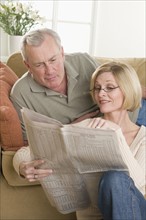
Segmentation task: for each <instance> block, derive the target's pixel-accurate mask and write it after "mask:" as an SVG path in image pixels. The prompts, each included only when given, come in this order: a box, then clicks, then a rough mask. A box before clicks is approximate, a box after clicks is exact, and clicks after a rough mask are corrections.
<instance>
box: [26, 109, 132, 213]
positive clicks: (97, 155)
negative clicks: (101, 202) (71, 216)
mask: <svg viewBox="0 0 146 220" xmlns="http://www.w3.org/2000/svg"><path fill="white" fill-rule="evenodd" d="M22 117H23V120H24V123H25V127H26V132H27V136H28V141H29V146H30V149H31V151H32V154H33V156H34V159H43V160H45V164H44V165H43V166H42V167H43V168H50V169H53V174H51V175H49V176H48V177H45V178H44V179H43V180H41V181H40V182H41V185H42V187H43V189H44V191H45V193H46V195H47V197H48V199H49V201H50V203H51V204H52V205H53V206H55V207H56V209H57V210H58V211H59V212H61V213H63V214H66V213H70V212H74V211H77V210H80V209H84V208H86V207H88V206H89V205H91V203H92V202H94V201H92V200H95V201H96V199H97V197H96V195H91V194H92V189H91V188H92V187H91V186H90V185H91V179H93V182H94V183H97V182H98V181H99V179H100V176H101V173H102V172H104V171H107V170H121V171H126V172H128V168H127V165H126V163H125V162H124V159H123V156H122V153H121V152H122V141H121V140H122V137H123V136H121V129H118V130H116V131H114V130H110V129H109V130H107V129H101V128H96V129H95V128H94V129H93V128H87V127H86V125H87V123H89V121H88V119H87V120H84V121H83V122H81V123H77V124H72V125H71V124H70V125H63V124H61V123H60V122H59V121H57V120H54V119H52V118H49V117H47V116H44V115H41V114H39V113H36V112H34V111H32V110H29V109H26V108H23V109H22ZM93 182H92V183H93ZM96 188H97V186H96ZM90 189H91V190H90Z"/></svg>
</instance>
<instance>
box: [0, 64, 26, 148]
mask: <svg viewBox="0 0 146 220" xmlns="http://www.w3.org/2000/svg"><path fill="white" fill-rule="evenodd" d="M17 79H18V77H17V76H16V74H15V73H14V72H13V71H12V70H11V69H10V68H9V67H8V66H7V65H5V64H3V63H1V62H0V96H1V98H0V124H1V129H0V142H1V146H2V149H4V150H17V149H19V148H20V147H21V146H23V145H24V143H23V138H22V130H21V125H20V121H19V118H18V114H17V112H16V110H15V108H14V107H13V104H12V103H11V101H10V99H9V94H10V90H11V87H12V85H13V84H14V83H15V81H16V80H17Z"/></svg>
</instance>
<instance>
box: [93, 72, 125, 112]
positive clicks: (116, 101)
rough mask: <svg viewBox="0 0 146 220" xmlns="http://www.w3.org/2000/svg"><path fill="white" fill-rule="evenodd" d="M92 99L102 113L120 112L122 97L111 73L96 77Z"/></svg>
mask: <svg viewBox="0 0 146 220" xmlns="http://www.w3.org/2000/svg"><path fill="white" fill-rule="evenodd" d="M94 97H95V100H96V102H97V104H98V106H99V108H100V111H101V112H102V113H110V112H114V111H120V110H122V106H123V101H124V95H123V93H122V91H121V89H120V87H119V85H118V84H117V82H116V80H115V78H114V75H113V73H111V72H104V73H101V74H100V75H99V76H97V78H96V80H95V85H94Z"/></svg>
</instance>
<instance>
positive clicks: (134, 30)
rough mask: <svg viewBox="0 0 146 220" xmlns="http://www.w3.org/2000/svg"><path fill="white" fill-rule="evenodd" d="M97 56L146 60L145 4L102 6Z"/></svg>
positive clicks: (4, 49) (4, 46)
mask: <svg viewBox="0 0 146 220" xmlns="http://www.w3.org/2000/svg"><path fill="white" fill-rule="evenodd" d="M0 35H1V42H0V44H1V46H0V48H1V49H0V50H1V52H0V53H1V57H7V56H8V55H9V52H8V35H7V34H5V33H4V32H3V31H2V30H0ZM95 36H96V44H95V50H94V55H96V56H102V57H145V51H146V46H145V37H146V36H145V0H137V1H136V0H129V1H127V0H121V1H120V0H113V1H110V0H109V1H108V0H104V1H103V0H101V1H99V2H98V9H97V25H96V28H95Z"/></svg>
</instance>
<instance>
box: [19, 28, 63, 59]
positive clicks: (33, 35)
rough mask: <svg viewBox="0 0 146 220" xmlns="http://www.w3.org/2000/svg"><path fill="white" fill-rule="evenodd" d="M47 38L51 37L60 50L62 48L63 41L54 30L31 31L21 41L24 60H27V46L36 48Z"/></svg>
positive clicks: (40, 29)
mask: <svg viewBox="0 0 146 220" xmlns="http://www.w3.org/2000/svg"><path fill="white" fill-rule="evenodd" d="M46 36H51V37H52V38H53V39H54V41H55V42H56V44H57V46H58V47H59V48H60V47H61V39H60V37H59V35H58V34H57V33H56V32H55V31H53V30H52V29H48V28H39V29H36V30H32V31H29V32H27V33H26V34H25V35H24V36H23V38H22V41H21V54H22V57H23V59H24V60H27V55H26V49H25V48H26V45H31V46H36V47H37V46H40V45H41V44H42V43H43V41H44V40H45V37H46Z"/></svg>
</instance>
